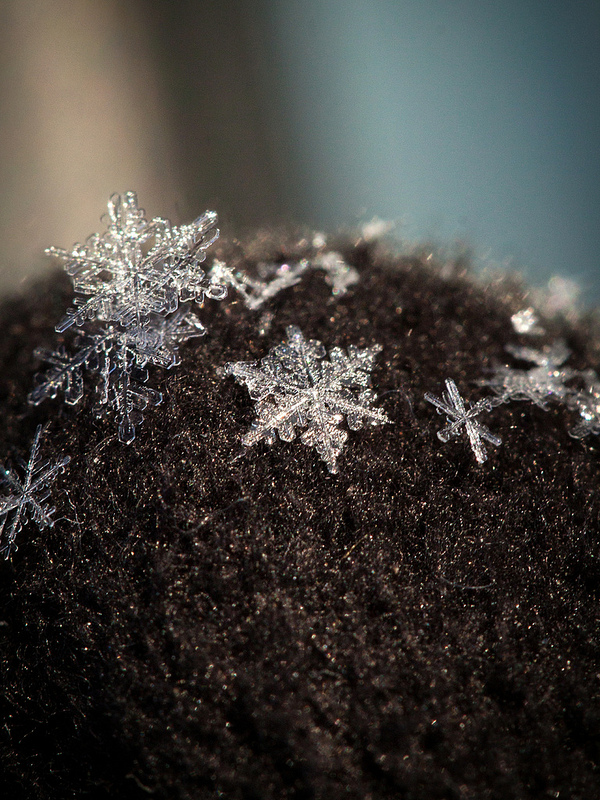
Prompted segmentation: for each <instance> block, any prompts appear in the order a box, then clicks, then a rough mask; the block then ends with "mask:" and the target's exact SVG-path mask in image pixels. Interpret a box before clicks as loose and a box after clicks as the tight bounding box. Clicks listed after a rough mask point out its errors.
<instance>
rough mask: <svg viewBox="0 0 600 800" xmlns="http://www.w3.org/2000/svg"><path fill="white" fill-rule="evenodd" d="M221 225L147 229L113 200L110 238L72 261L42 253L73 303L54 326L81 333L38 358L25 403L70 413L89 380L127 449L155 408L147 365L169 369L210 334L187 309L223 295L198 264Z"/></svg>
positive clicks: (134, 207)
mask: <svg viewBox="0 0 600 800" xmlns="http://www.w3.org/2000/svg"><path fill="white" fill-rule="evenodd" d="M216 222H217V216H216V214H215V213H214V212H212V211H207V212H206V213H205V214H203V215H202V216H201V217H199V218H198V219H197V220H195V222H192V223H191V224H189V225H180V226H178V227H177V226H172V225H171V223H170V222H169V221H168V220H165V219H161V218H158V217H157V218H155V219H152V220H147V219H146V217H145V215H144V211H143V210H142V209H140V208H139V207H138V202H137V197H136V195H135V193H134V192H126V193H125V194H123V195H113V197H112V198H111V199H110V202H109V204H108V215H107V216H106V223H107V229H106V231H105V232H104V233H102V234H94V235H93V236H90V238H89V239H88V240H87V242H86V243H85V244H84V245H75V246H74V247H73V249H72V250H71V251H70V252H67V251H66V250H59V249H57V248H50V249H49V250H48V251H47V252H48V253H49V254H51V255H54V256H57V257H58V258H60V259H61V260H62V261H63V262H64V267H65V270H66V272H67V273H68V274H69V275H70V276H71V279H72V281H73V286H74V289H75V292H76V293H77V295H78V296H77V297H76V298H75V304H74V307H73V308H72V309H70V310H69V311H68V312H67V315H66V317H65V318H64V319H63V320H62V321H61V322H60V323H59V324H58V325H57V326H56V330H57V331H58V332H59V333H63V332H65V331H66V330H67V329H69V328H71V327H73V326H74V327H75V328H76V330H77V336H76V338H75V341H74V344H73V347H71V348H69V349H67V348H66V347H65V346H64V344H61V345H60V346H59V347H58V348H57V349H55V350H38V351H36V355H37V356H38V357H39V358H41V359H42V360H44V361H46V362H48V363H49V365H50V368H49V370H48V371H47V372H46V374H44V375H41V376H38V377H37V378H36V385H35V387H34V389H33V391H32V392H31V394H30V396H29V401H30V402H31V403H33V404H34V405H37V404H38V403H40V402H42V400H44V399H45V398H47V397H56V396H57V394H58V393H59V392H63V393H64V395H65V401H66V402H67V403H69V404H71V405H75V404H77V403H79V402H80V400H81V399H82V397H83V394H84V377H85V374H86V373H93V374H94V375H95V377H96V388H97V393H98V399H99V406H100V410H101V411H103V410H106V409H110V410H112V411H114V414H115V416H116V419H117V422H118V426H119V439H120V440H121V441H122V442H126V443H129V442H132V441H133V439H134V438H135V428H136V425H137V424H138V423H140V422H141V421H142V419H143V411H144V410H145V409H146V408H148V407H150V406H155V405H158V404H159V403H160V402H161V400H162V395H161V394H160V392H157V391H155V390H154V389H150V388H149V387H147V386H145V385H144V384H145V383H146V381H147V380H148V370H147V367H148V365H153V366H159V367H163V368H166V369H170V368H171V367H173V366H175V365H176V364H177V363H178V348H179V345H180V344H181V343H182V342H185V341H187V340H188V339H191V338H192V337H196V336H202V335H203V334H204V333H205V332H206V329H205V328H204V326H203V324H202V323H201V321H200V320H199V319H198V317H197V316H196V315H195V314H194V312H193V311H192V310H191V308H190V303H189V301H192V300H195V301H196V302H197V303H198V304H200V305H202V304H203V302H204V300H205V298H207V297H208V298H212V299H215V300H221V299H222V298H223V297H225V294H226V292H227V289H226V287H225V286H223V285H220V284H218V283H217V282H215V281H214V280H212V281H211V280H209V279H208V277H207V276H206V275H205V273H204V271H203V270H202V269H201V267H200V264H202V263H203V261H204V260H205V258H206V253H205V251H206V249H207V248H208V247H209V246H210V245H211V244H212V243H213V242H214V241H215V239H216V238H217V236H218V235H219V231H218V230H217V228H216Z"/></svg>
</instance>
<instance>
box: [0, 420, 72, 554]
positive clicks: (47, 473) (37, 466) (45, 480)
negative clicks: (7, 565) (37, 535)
mask: <svg viewBox="0 0 600 800" xmlns="http://www.w3.org/2000/svg"><path fill="white" fill-rule="evenodd" d="M41 436H42V426H41V425H39V426H38V428H37V430H36V432H35V436H34V439H33V444H32V446H31V452H30V455H29V462H28V463H27V464H25V463H23V462H21V466H22V468H23V473H24V477H23V479H21V478H20V477H19V475H18V473H17V472H15V470H14V469H11V468H10V467H4V466H3V465H2V464H0V483H1V484H2V485H3V486H4V487H5V488H6V489H7V490H8V494H7V495H5V496H4V497H0V553H2V555H4V557H5V558H9V557H10V555H11V553H12V552H13V550H16V545H15V540H16V538H17V535H18V534H19V532H20V530H21V528H22V527H23V525H24V524H26V522H27V521H28V520H31V521H33V522H35V524H36V525H37V526H38V528H39V529H40V530H41V529H42V528H47V527H49V528H51V527H52V526H53V525H54V520H53V519H52V514H53V513H54V511H55V509H54V508H53V507H52V506H50V504H49V503H48V502H47V500H48V499H49V498H50V491H51V490H50V486H51V485H52V483H54V481H55V480H56V477H57V476H58V474H59V473H61V472H62V471H63V470H64V468H65V467H66V465H67V464H68V463H69V461H70V460H71V459H70V458H69V456H64V457H63V458H61V459H60V460H59V461H57V462H55V463H52V462H51V461H49V460H40V458H39V451H40V440H41Z"/></svg>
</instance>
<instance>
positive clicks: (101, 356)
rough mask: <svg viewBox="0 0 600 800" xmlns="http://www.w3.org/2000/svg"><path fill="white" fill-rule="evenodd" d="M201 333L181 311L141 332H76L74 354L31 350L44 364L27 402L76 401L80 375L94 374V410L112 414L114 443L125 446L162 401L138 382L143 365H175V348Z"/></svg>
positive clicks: (144, 378) (144, 374) (194, 321)
mask: <svg viewBox="0 0 600 800" xmlns="http://www.w3.org/2000/svg"><path fill="white" fill-rule="evenodd" d="M203 333H204V329H203V328H202V325H201V323H200V321H199V320H198V319H197V317H196V316H195V315H194V314H192V312H190V311H188V310H187V309H184V308H183V307H181V308H180V309H179V310H178V311H177V312H176V313H175V314H173V315H172V316H171V317H169V318H167V319H160V320H159V321H158V322H157V323H156V324H153V325H152V326H148V327H147V328H129V329H128V328H125V329H123V328H119V327H118V326H113V325H107V326H106V327H104V328H100V329H99V330H98V331H97V332H95V333H93V334H92V333H82V334H81V335H80V336H78V337H77V339H76V340H75V344H76V352H75V353H74V354H73V355H71V354H70V353H68V352H67V351H66V350H65V348H64V347H61V348H59V349H58V350H55V351H50V350H42V349H40V350H37V351H36V353H35V354H36V356H37V357H38V358H40V359H42V360H44V361H46V362H48V363H49V364H50V369H49V370H48V371H47V372H46V373H45V374H43V375H40V376H38V377H37V382H36V386H35V387H34V389H33V391H32V392H31V393H30V395H29V398H28V399H29V402H30V403H31V404H33V405H38V404H39V403H41V402H42V401H43V400H45V399H46V398H54V397H56V396H57V395H58V393H59V392H62V393H63V394H64V396H65V402H66V403H68V404H69V405H76V404H77V403H79V402H80V401H81V399H82V397H83V395H84V374H85V373H86V372H91V373H94V374H95V375H96V376H97V381H96V387H97V394H98V402H99V405H100V411H102V410H104V409H106V408H108V409H112V410H113V411H114V414H115V416H116V419H117V422H118V430H119V440H120V441H121V442H123V443H124V444H130V443H131V442H132V441H133V440H134V439H135V427H136V425H138V424H139V423H141V422H142V421H143V412H144V411H145V410H146V409H147V408H148V407H150V406H157V405H159V404H160V403H161V401H162V394H161V393H160V392H157V391H156V390H154V389H151V388H150V387H148V386H145V385H144V384H145V383H146V381H147V380H148V370H147V365H148V364H154V365H157V366H161V367H167V368H170V367H172V366H174V365H175V364H176V363H177V345H178V343H179V342H180V341H184V340H187V339H189V338H190V337H191V336H201V335H202V334H203Z"/></svg>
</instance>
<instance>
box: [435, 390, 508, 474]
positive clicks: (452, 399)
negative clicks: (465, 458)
mask: <svg viewBox="0 0 600 800" xmlns="http://www.w3.org/2000/svg"><path fill="white" fill-rule="evenodd" d="M446 390H447V391H446V392H445V393H444V394H443V396H442V398H441V399H440V398H439V397H436V396H435V395H433V394H430V393H429V392H427V393H426V394H425V400H427V402H428V403H432V404H433V405H434V406H435V407H436V408H437V410H438V414H445V415H446V417H447V420H448V424H447V425H446V426H445V427H444V428H442V430H441V431H438V439H440V441H442V442H448V441H449V440H450V439H452V438H454V437H455V436H460V434H461V432H462V429H463V428H464V432H465V433H466V434H467V436H468V438H469V441H470V443H471V449H472V450H473V452H474V453H475V458H476V459H477V461H478V462H479V463H480V464H483V462H484V461H486V460H487V453H486V451H485V447H484V446H483V442H482V441H481V440H482V439H485V440H486V442H490V444H493V445H495V446H496V447H498V446H499V445H501V444H502V439H500V437H499V436H494V434H493V433H492V432H491V431H490V430H488V428H486V427H485V425H482V424H481V422H479V421H478V420H477V417H478V416H479V415H480V414H481V413H482V412H484V411H491V410H492V403H491V401H490V399H489V398H487V397H486V398H484V399H483V400H478V401H477V403H475V405H469V407H466V406H465V401H464V400H463V399H462V397H461V396H460V392H459V391H458V389H457V388H456V384H455V383H454V381H453V380H452V379H451V378H448V379H446Z"/></svg>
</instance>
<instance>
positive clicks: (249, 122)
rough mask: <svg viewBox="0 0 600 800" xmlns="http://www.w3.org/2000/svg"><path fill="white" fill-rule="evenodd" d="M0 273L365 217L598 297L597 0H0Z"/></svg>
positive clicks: (353, 222) (403, 235)
mask: <svg viewBox="0 0 600 800" xmlns="http://www.w3.org/2000/svg"><path fill="white" fill-rule="evenodd" d="M0 59H1V60H0V102H1V106H0V108H1V114H0V192H1V194H0V237H1V238H0V241H1V246H2V250H1V255H0V287H1V290H2V291H3V292H5V293H6V292H9V291H11V290H13V289H15V288H18V287H19V286H20V285H21V284H22V282H23V280H25V279H26V277H27V276H28V275H31V274H32V273H36V272H39V271H40V270H43V269H48V266H49V265H48V263H47V259H45V257H44V256H43V250H44V248H45V247H46V246H48V245H51V244H53V245H57V246H61V247H70V246H71V245H72V244H73V243H74V242H76V241H83V240H84V239H85V238H86V237H87V236H88V235H89V234H90V233H92V232H94V231H97V230H101V229H102V226H101V225H100V223H99V217H100V215H101V214H102V213H103V212H104V210H105V209H106V202H107V200H108V198H109V196H110V195H111V194H112V193H113V192H115V191H118V192H122V191H125V190H127V189H133V190H135V191H137V192H138V195H139V198H140V202H141V205H142V206H143V207H144V208H146V210H147V212H148V214H149V215H151V216H157V215H160V216H167V217H169V218H170V219H171V220H172V221H173V222H176V223H179V222H185V221H189V220H191V219H192V218H194V217H196V216H197V215H198V214H199V213H201V212H202V211H204V210H205V209H206V208H213V209H215V210H216V211H218V213H219V216H220V218H221V223H222V224H221V227H222V229H223V230H224V232H225V233H227V234H228V235H236V234H241V233H243V232H244V230H246V229H248V228H251V227H254V226H257V225H264V224H270V223H278V222H293V223H299V224H306V225H310V226H312V227H314V228H316V229H318V230H326V231H327V230H328V231H332V230H336V229H339V228H340V227H344V228H349V227H356V226H358V225H360V224H362V223H366V222H369V221H370V220H372V219H373V218H374V217H377V218H380V219H382V220H388V221H391V222H394V223H395V225H396V227H395V234H396V235H397V236H398V237H399V238H400V239H404V240H407V241H408V242H412V241H415V240H422V239H426V240H428V241H430V242H434V243H438V244H442V245H448V246H452V244H453V243H455V242H463V243H466V244H467V245H468V246H469V247H470V248H471V249H472V250H473V252H474V253H475V256H476V259H477V260H480V261H481V262H482V263H487V264H491V265H492V266H499V265H500V266H502V265H503V266H505V267H506V268H509V269H511V268H516V269H519V270H522V271H524V272H525V274H526V276H527V277H528V278H529V279H530V280H531V281H533V282H535V283H538V284H541V283H544V282H545V281H547V280H548V278H550V276H552V275H554V274H556V273H559V274H562V275H566V276H570V277H573V278H575V279H577V280H578V281H580V282H581V284H582V286H583V288H584V291H585V295H586V298H588V299H590V300H591V301H592V302H598V301H600V255H599V254H600V162H599V159H598V145H599V144H600V91H599V82H600V81H599V78H600V3H599V2H598V0H578V2H576V3H574V2H572V1H570V0H543V2H540V0H496V2H494V3H489V2H482V0H337V2H334V0H197V1H196V2H194V1H193V0H187V1H186V0H182V2H178V1H177V0H162V2H159V1H158V0H154V1H153V0H128V1H127V2H122V0H52V2H47V0H0Z"/></svg>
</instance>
